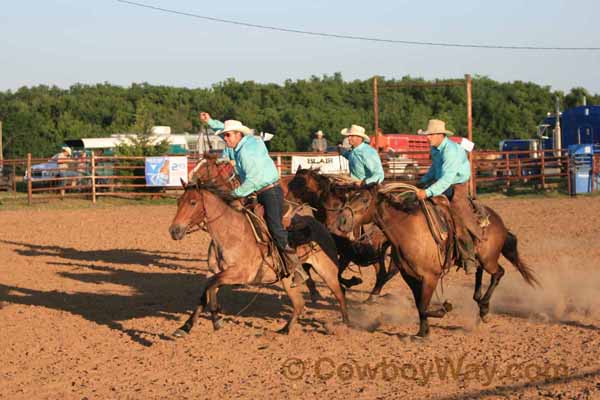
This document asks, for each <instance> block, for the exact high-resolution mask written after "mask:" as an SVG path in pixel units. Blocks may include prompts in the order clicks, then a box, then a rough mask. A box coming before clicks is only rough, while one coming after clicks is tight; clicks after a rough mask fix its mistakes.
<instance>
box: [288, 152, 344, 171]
mask: <svg viewBox="0 0 600 400" xmlns="http://www.w3.org/2000/svg"><path fill="white" fill-rule="evenodd" d="M298 167H300V168H307V169H310V168H312V169H316V168H320V170H321V172H322V173H324V174H341V173H348V172H349V169H348V160H346V159H345V158H344V157H341V156H292V173H296V170H297V169H298Z"/></svg>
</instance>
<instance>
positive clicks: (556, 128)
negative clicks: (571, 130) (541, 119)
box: [554, 96, 562, 156]
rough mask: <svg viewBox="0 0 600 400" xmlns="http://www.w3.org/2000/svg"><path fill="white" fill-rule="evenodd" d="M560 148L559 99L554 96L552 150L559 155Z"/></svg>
mask: <svg viewBox="0 0 600 400" xmlns="http://www.w3.org/2000/svg"><path fill="white" fill-rule="evenodd" d="M560 149H562V133H561V131H560V99H559V98H558V96H556V123H555V125H554V150H555V153H556V156H560Z"/></svg>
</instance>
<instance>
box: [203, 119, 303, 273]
mask: <svg viewBox="0 0 600 400" xmlns="http://www.w3.org/2000/svg"><path fill="white" fill-rule="evenodd" d="M200 119H201V120H203V122H207V123H208V124H209V126H211V128H212V127H213V126H214V127H217V126H219V125H218V124H217V123H216V122H219V124H221V123H220V121H215V120H212V119H211V118H210V115H209V114H208V113H201V115H200ZM205 119H208V121H204V120H205ZM211 121H213V124H212V125H211V124H210V122H211ZM221 125H222V128H221V129H220V130H219V131H218V132H217V134H218V135H220V136H221V137H222V138H223V140H225V143H226V144H227V148H226V149H225V150H224V152H223V153H224V154H227V157H231V156H232V157H233V158H230V159H231V160H232V161H234V162H235V171H236V173H237V174H238V176H239V178H240V182H241V185H240V186H239V187H238V188H236V189H234V190H233V191H232V192H231V194H232V195H233V196H234V197H240V198H242V197H246V196H248V195H251V194H253V193H256V195H257V200H258V202H259V203H260V204H261V205H262V206H263V207H264V211H265V222H266V223H267V227H268V228H269V232H270V233H271V236H272V237H273V239H274V241H275V244H276V245H277V247H278V248H279V249H280V250H281V254H282V256H283V257H284V258H285V259H286V265H287V267H288V272H289V273H290V274H294V280H293V284H298V283H301V282H304V281H305V280H306V279H307V278H308V275H306V272H305V271H304V269H303V268H302V267H299V268H297V267H298V266H299V264H300V261H299V260H298V257H297V256H296V250H295V249H293V248H292V247H290V245H289V244H288V233H287V231H286V230H285V228H284V227H283V224H282V217H283V190H282V189H281V186H280V184H279V173H278V172H277V168H276V167H275V163H274V162H273V160H272V159H271V157H270V156H269V151H268V150H267V147H266V146H265V143H264V142H263V141H262V140H261V139H260V138H258V137H255V136H254V135H252V130H251V129H250V128H248V127H246V126H244V125H243V124H242V123H241V122H240V121H236V120H228V121H225V123H222V124H221Z"/></svg>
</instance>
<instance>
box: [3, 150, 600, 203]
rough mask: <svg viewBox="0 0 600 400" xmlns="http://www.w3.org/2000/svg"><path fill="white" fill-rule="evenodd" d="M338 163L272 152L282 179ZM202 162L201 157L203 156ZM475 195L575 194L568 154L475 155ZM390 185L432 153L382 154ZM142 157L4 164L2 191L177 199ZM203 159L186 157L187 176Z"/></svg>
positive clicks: (598, 168) (596, 164)
mask: <svg viewBox="0 0 600 400" xmlns="http://www.w3.org/2000/svg"><path fill="white" fill-rule="evenodd" d="M294 156H303V157H311V158H314V159H315V160H317V161H318V159H319V158H323V157H328V158H332V157H340V156H339V155H338V154H337V153H305V152H302V153H300V152H298V153H281V152H272V153H271V157H272V158H273V160H274V162H275V165H276V166H277V169H278V171H279V173H280V175H282V176H286V175H291V174H294V173H295V171H293V170H292V158H293V157H294ZM200 157H201V156H200ZM472 158H473V162H472V176H473V187H474V188H475V190H474V195H475V196H476V195H477V193H478V192H483V191H488V192H489V191H506V190H509V189H511V188H514V187H518V186H519V187H520V186H527V187H534V188H536V189H547V188H552V189H556V188H559V187H562V188H566V190H567V191H568V193H570V194H573V190H572V179H571V175H572V174H573V168H572V165H574V164H573V163H572V160H571V159H570V157H569V154H568V152H567V151H564V150H537V151H504V152H501V151H475V152H473V153H472ZM381 159H382V164H383V167H384V172H385V177H386V180H390V181H404V182H409V183H415V182H417V181H418V180H419V178H420V177H421V176H422V175H423V174H425V173H426V172H427V170H428V169H429V167H430V166H431V160H430V157H429V152H424V151H412V152H409V151H404V152H402V153H392V152H390V153H381ZM144 160H145V158H144V157H123V156H112V157H109V156H96V155H94V154H92V155H91V156H90V157H83V158H75V159H62V160H49V159H47V158H32V157H31V154H28V156H27V158H23V159H7V160H0V178H1V179H0V190H7V191H12V192H23V193H27V202H28V204H32V203H33V202H34V201H35V200H41V199H53V198H66V197H80V198H85V199H90V200H91V201H92V202H96V200H97V198H98V197H101V196H115V197H144V196H146V197H147V196H151V197H174V196H177V195H179V194H180V193H181V188H180V187H154V186H148V185H146V178H145V163H144ZM198 160H199V156H191V155H190V156H188V171H189V170H191V169H192V168H193V166H194V165H195V164H196V163H197V162H198ZM599 174H600V154H596V155H595V156H594V161H593V166H592V176H593V178H592V183H591V187H592V190H598V189H599V187H598V186H599V183H600V178H599V177H598V176H599Z"/></svg>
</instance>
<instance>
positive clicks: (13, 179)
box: [12, 160, 17, 193]
mask: <svg viewBox="0 0 600 400" xmlns="http://www.w3.org/2000/svg"><path fill="white" fill-rule="evenodd" d="M16 169H17V161H16V160H13V165H12V190H13V192H14V193H17V171H16Z"/></svg>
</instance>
